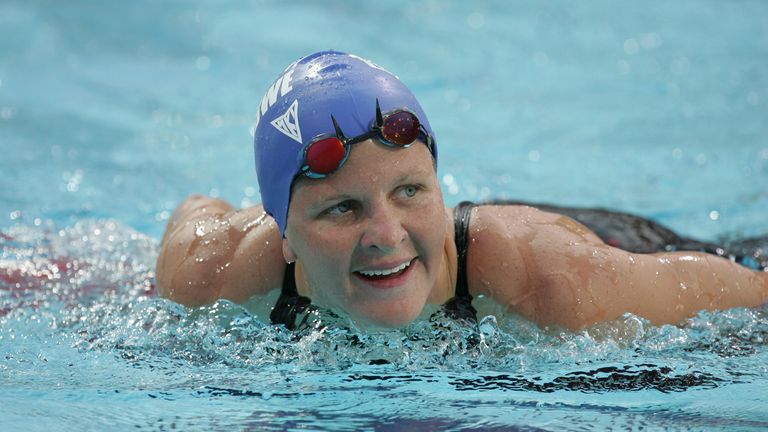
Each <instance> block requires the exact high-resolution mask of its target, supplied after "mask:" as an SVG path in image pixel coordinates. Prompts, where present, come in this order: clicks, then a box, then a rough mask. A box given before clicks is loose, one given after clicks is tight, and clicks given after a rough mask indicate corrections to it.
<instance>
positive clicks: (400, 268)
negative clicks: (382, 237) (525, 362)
mask: <svg viewBox="0 0 768 432" xmlns="http://www.w3.org/2000/svg"><path fill="white" fill-rule="evenodd" d="M409 265H411V262H410V261H408V262H406V263H403V264H400V265H399V266H397V267H395V268H391V269H389V270H372V271H363V270H360V271H359V272H358V273H360V274H362V275H364V276H387V275H391V274H392V273H397V272H399V271H403V270H405V269H406V268H407V267H408V266H409Z"/></svg>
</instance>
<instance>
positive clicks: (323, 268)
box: [157, 51, 768, 329]
mask: <svg viewBox="0 0 768 432" xmlns="http://www.w3.org/2000/svg"><path fill="white" fill-rule="evenodd" d="M254 148H255V153H256V169H257V173H258V180H259V187H260V191H261V197H262V202H263V208H262V206H255V207H252V208H245V209H242V210H236V209H234V208H233V207H232V206H231V205H229V204H228V203H226V202H224V201H222V200H218V199H214V198H208V197H203V196H193V197H190V198H189V199H187V200H186V201H185V202H184V203H183V204H181V206H180V207H179V208H178V209H177V210H176V211H175V213H174V214H173V216H172V217H171V219H170V221H169V223H168V227H167V230H166V233H165V235H164V237H163V240H162V245H161V251H160V256H159V258H158V263H157V282H158V290H159V292H160V293H161V295H163V296H165V297H168V298H170V299H173V300H175V301H178V302H180V303H183V304H186V305H190V306H196V305H203V304H207V303H211V302H213V301H215V300H217V299H221V298H224V299H229V300H232V301H236V302H243V301H246V300H247V299H249V298H251V297H252V296H254V295H257V294H265V293H267V292H270V291H272V290H276V289H281V290H282V292H281V297H280V300H279V301H278V304H277V305H276V307H275V309H274V311H273V313H272V319H273V321H274V322H276V323H282V324H285V325H287V326H288V327H291V326H293V318H294V315H295V313H296V312H297V311H301V310H302V309H304V308H306V307H307V306H308V304H309V302H310V301H311V302H312V304H316V305H319V306H323V307H329V308H334V309H340V310H342V311H344V312H345V313H346V314H348V315H349V316H350V317H351V318H352V319H353V320H355V321H358V322H363V323H370V324H374V325H379V326H386V327H392V326H401V325H405V324H408V323H409V322H411V321H413V320H414V319H415V318H416V317H418V316H419V314H420V313H421V312H422V310H423V309H424V307H425V305H427V304H446V307H447V308H448V310H449V311H450V313H451V314H453V315H454V316H457V317H460V318H462V317H463V318H469V319H471V316H472V315H473V313H474V310H473V309H472V305H471V301H472V296H477V295H484V296H486V297H489V298H491V299H492V300H494V301H495V302H496V303H498V304H500V305H503V306H505V307H506V309H507V310H508V311H509V312H512V313H517V314H520V315H522V316H524V317H526V318H528V319H530V320H533V321H534V322H536V323H538V324H540V325H551V324H554V325H560V326H564V327H567V328H572V329H578V328H583V327H586V326H590V325H592V324H595V323H598V322H602V321H608V320H612V319H615V318H617V317H619V316H620V315H622V314H623V313H626V312H631V313H633V314H636V315H639V316H642V317H645V318H647V319H649V320H650V321H651V322H653V323H655V324H662V323H678V322H680V321H681V320H682V319H684V318H686V317H689V316H692V315H693V314H695V313H696V312H698V311H700V310H704V309H708V310H718V309H727V308H731V307H736V306H746V307H754V306H758V305H760V304H762V303H764V302H765V301H766V300H768V272H765V271H755V270H752V269H749V268H747V267H745V266H742V265H739V264H737V263H734V262H733V261H731V260H728V259H725V258H723V257H721V256H718V254H721V255H722V254H723V253H724V252H723V251H722V250H721V249H718V248H717V247H715V246H713V245H708V244H705V243H698V242H695V241H692V240H687V239H683V238H681V237H678V236H676V235H675V234H674V233H671V232H669V231H668V230H666V229H665V228H663V227H661V226H659V225H657V224H654V223H653V222H650V221H647V220H644V219H641V218H637V217H634V216H630V215H625V214H620V213H610V212H604V211H601V210H584V211H580V210H577V209H564V208H555V207H548V208H544V209H539V208H536V207H534V206H529V205H517V203H516V204H510V203H491V204H485V205H474V204H471V203H463V204H462V205H459V206H457V208H456V209H454V210H451V209H448V208H446V207H445V205H444V203H443V197H442V193H441V189H440V184H439V182H438V179H437V175H436V163H437V143H436V141H435V137H434V134H433V131H432V129H431V127H430V125H429V122H428V120H427V117H426V115H425V114H424V112H423V110H422V108H421V106H420V105H419V103H418V102H417V101H416V99H415V97H414V96H413V94H412V93H411V92H410V91H409V90H408V89H407V88H406V87H405V85H404V84H403V83H402V82H400V81H399V80H398V79H397V78H396V77H395V76H393V75H391V74H390V73H388V72H387V71H385V70H383V69H382V68H380V67H379V66H377V65H375V64H373V63H371V62H370V61H368V60H365V59H362V58H359V57H357V56H353V55H349V54H344V53H340V52H333V51H328V52H320V53H316V54H313V55H310V56H307V57H304V58H302V59H300V60H298V61H297V62H295V63H293V64H292V65H290V66H289V67H288V68H287V69H286V70H285V71H284V72H283V74H282V75H281V76H280V77H279V78H278V79H277V80H276V81H275V83H274V84H273V85H272V86H271V87H270V88H269V89H268V90H267V94H266V95H265V96H264V98H263V99H262V101H261V104H260V107H259V112H258V115H257V122H256V126H255V137H254ZM580 212H581V213H580ZM590 212H591V213H590ZM585 214H589V215H592V216H589V217H587V218H580V217H579V215H585ZM568 215H570V216H572V217H569V216H568ZM577 219H579V220H581V221H577ZM605 221H609V223H606V222H605ZM622 222H625V223H626V227H625V231H626V232H627V233H629V234H627V235H623V234H622V231H621V230H616V229H615V225H616V223H622ZM585 223H586V224H587V225H589V226H590V227H591V228H594V230H593V229H590V228H589V227H588V226H587V225H585ZM606 227H608V228H606ZM609 228H610V229H609ZM617 232H618V233H619V234H618V235H617V234H616V233H617ZM671 249H678V251H670V250H671ZM681 249H695V250H701V251H705V252H710V253H703V252H693V251H690V252H681V251H679V250H681ZM652 252H653V253H652ZM711 252H714V253H711ZM760 254H761V252H760V251H757V252H755V254H754V257H755V259H754V260H753V262H758V263H759V265H758V266H756V267H757V268H759V269H761V270H764V266H765V261H760V260H763V259H765V255H760ZM310 299H311V300H310Z"/></svg>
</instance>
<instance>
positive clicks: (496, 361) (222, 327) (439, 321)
mask: <svg viewBox="0 0 768 432" xmlns="http://www.w3.org/2000/svg"><path fill="white" fill-rule="evenodd" d="M0 247H2V249H1V250H2V255H0V284H1V285H0V295H2V297H0V314H1V315H2V316H0V328H2V332H0V338H3V339H5V340H11V339H14V338H20V337H32V335H31V334H30V332H35V333H36V334H35V335H34V336H35V337H36V338H38V340H39V341H40V342H39V343H41V344H44V343H49V342H50V341H54V340H55V341H57V343H64V344H67V345H68V346H70V347H71V348H72V349H74V350H75V352H77V353H80V354H79V355H81V356H88V355H91V354H92V353H99V354H106V355H110V356H114V357H116V358H118V359H120V361H122V362H124V363H126V364H129V365H134V366H136V367H152V368H156V369H157V368H159V369H163V370H171V369H173V368H174V367H177V366H178V365H179V364H183V365H187V366H190V367H201V368H205V367H211V366H217V367H223V368H226V369H228V370H236V371H241V372H244V371H253V372H260V371H264V370H280V371H294V372H296V371H322V372H324V373H345V372H350V375H349V379H352V380H356V379H360V380H365V379H366V378H365V377H370V376H372V375H370V373H371V372H372V371H378V372H381V371H390V372H392V371H396V372H401V373H402V372H410V373H417V372H423V371H433V372H435V373H437V372H441V373H459V372H462V373H465V372H468V371H475V372H477V373H479V372H481V371H486V372H487V371H496V372H494V373H485V374H479V375H473V376H470V377H466V376H463V377H454V379H452V381H450V382H451V383H452V385H454V387H455V388H457V389H460V390H461V389H469V388H473V389H496V390H500V389H501V390H510V391H512V390H525V391H537V392H552V391H560V390H568V391H582V392H602V391H615V390H640V389H655V390H659V391H681V390H683V389H686V388H689V387H705V388H706V387H712V386H718V385H722V384H723V383H725V382H740V381H742V380H744V379H747V378H746V377H748V376H751V375H754V376H759V374H764V373H765V372H766V366H765V362H762V363H759V362H758V359H759V358H762V357H764V356H765V355H766V352H767V350H766V340H768V315H767V312H766V309H765V308H761V309H733V310H730V311H725V312H718V313H712V312H704V313H701V314H699V315H698V316H696V317H694V318H692V319H690V320H688V321H686V322H685V323H684V324H683V325H681V326H662V327H655V326H652V325H650V324H649V323H648V322H647V321H645V320H643V319H642V318H639V317H637V316H633V315H630V314H627V315H625V316H622V317H621V318H619V319H618V320H615V321H613V322H609V323H604V324H601V325H598V326H594V327H592V328H590V329H588V330H584V331H580V332H571V331H565V330H562V329H556V328H545V329H542V328H539V327H537V326H535V325H534V324H532V323H530V322H528V321H525V320H523V319H522V318H519V317H515V316H509V315H504V314H501V315H499V316H497V315H488V316H486V317H484V318H482V319H481V320H480V322H479V324H478V325H476V326H470V325H466V324H462V323H457V322H455V321H452V320H450V319H448V318H447V317H445V316H442V315H440V314H436V315H434V316H432V317H431V318H428V319H427V318H425V319H420V320H417V321H416V322H414V323H413V324H411V325H409V326H407V327H405V328H402V329H395V330H386V331H383V330H381V331H363V330H361V329H359V328H357V327H356V326H355V325H354V323H352V322H351V321H350V320H348V319H346V318H344V317H341V316H339V315H338V314H334V313H332V312H331V311H323V310H318V311H314V312H312V316H310V317H308V319H307V321H306V322H307V323H308V324H307V325H306V326H305V328H303V329H302V330H301V331H298V332H291V331H287V330H286V329H285V328H283V327H279V326H272V325H269V324H268V323H267V315H268V313H264V312H263V311H260V310H258V308H255V307H253V305H252V303H249V304H245V305H238V304H234V303H232V302H229V301H223V300H222V301H218V302H216V303H214V304H212V305H208V306H205V307H200V308H185V307H183V306H180V305H178V304H176V303H173V302H171V301H168V300H165V299H162V298H158V297H157V295H156V293H155V290H154V263H155V260H156V258H157V250H158V242H157V240H155V239H153V238H150V237H147V236H145V235H143V234H141V233H139V232H136V231H134V230H132V229H130V228H128V227H126V226H123V225H121V224H120V223H118V222H116V221H112V220H87V221H82V222H79V223H77V224H75V225H73V226H69V227H64V228H58V227H56V226H55V225H54V224H53V223H47V224H44V225H42V226H25V225H18V226H14V227H12V228H10V229H8V230H7V231H5V232H3V233H2V236H0ZM46 341H48V342H46ZM6 351H7V353H10V354H8V355H11V356H12V357H13V356H15V357H14V358H23V357H24V356H27V357H30V354H29V352H21V351H19V350H16V351H13V349H12V348H9V349H8V350H6ZM745 361H746V362H750V363H751V362H753V361H754V362H756V363H758V364H753V365H751V367H744V364H743V363H744V362H745ZM6 367H8V366H7V365H6ZM361 367H362V368H363V372H360V368H361ZM498 371H503V373H498ZM352 372H354V373H352ZM378 372H377V373H378ZM376 376H379V375H376ZM217 388H218V387H217Z"/></svg>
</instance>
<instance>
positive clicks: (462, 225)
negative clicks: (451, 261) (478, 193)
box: [443, 201, 477, 324]
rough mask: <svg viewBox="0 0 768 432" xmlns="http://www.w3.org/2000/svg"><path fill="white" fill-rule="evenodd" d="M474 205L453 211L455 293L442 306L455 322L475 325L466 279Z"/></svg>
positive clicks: (474, 314)
mask: <svg viewBox="0 0 768 432" xmlns="http://www.w3.org/2000/svg"><path fill="white" fill-rule="evenodd" d="M474 206H475V205H474V204H473V203H471V202H469V201H464V202H462V203H459V205H457V206H456V207H455V208H454V209H453V226H454V242H455V243H456V291H455V292H454V296H453V297H452V298H451V299H450V300H448V301H447V302H446V303H445V304H444V305H443V310H444V311H445V314H446V315H447V316H448V317H450V318H453V319H454V320H457V321H464V322H467V323H470V324H476V323H477V311H476V310H475V308H474V306H472V294H470V293H469V281H468V279H467V249H468V248H469V218H470V215H471V214H472V208H473V207H474Z"/></svg>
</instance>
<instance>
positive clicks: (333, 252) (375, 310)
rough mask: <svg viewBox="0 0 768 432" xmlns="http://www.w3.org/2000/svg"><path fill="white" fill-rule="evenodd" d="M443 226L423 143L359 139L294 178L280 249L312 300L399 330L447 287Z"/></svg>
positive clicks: (447, 239)
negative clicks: (321, 174)
mask: <svg viewBox="0 0 768 432" xmlns="http://www.w3.org/2000/svg"><path fill="white" fill-rule="evenodd" d="M451 230H452V224H451V221H450V218H449V216H448V214H447V213H446V211H445V206H444V204H443V198H442V194H441V191H440V185H439V183H438V180H437V175H436V173H435V170H434V167H433V164H432V156H431V155H430V153H429V150H428V149H427V147H426V146H425V145H424V144H422V143H415V144H413V145H412V146H411V147H409V148H391V147H387V146H384V145H382V144H380V143H378V142H374V141H372V140H367V141H364V142H361V143H358V144H354V145H353V147H352V149H351V152H350V155H349V159H348V160H347V162H346V163H345V164H344V166H343V167H342V168H341V169H340V170H339V171H337V172H335V173H334V174H332V175H330V176H328V177H327V178H325V179H322V180H312V179H305V178H303V179H299V180H298V181H297V183H296V184H295V186H294V189H293V196H292V198H291V205H290V208H289V211H288V225H287V229H286V231H285V239H284V240H283V252H284V255H285V257H286V259H287V260H289V261H292V260H294V259H296V260H297V262H298V264H299V265H300V268H301V269H302V270H303V277H304V279H305V280H306V285H307V288H308V289H309V290H310V292H311V296H312V299H313V302H315V303H317V304H320V305H324V306H331V307H338V308H341V309H343V310H344V311H346V312H347V313H348V314H349V315H350V316H351V317H352V318H353V319H354V320H356V321H363V322H367V323H372V324H376V325H381V326H388V327H390V326H398V325H404V324H407V323H409V322H410V321H412V320H413V319H415V318H416V317H417V316H418V315H419V313H420V312H421V310H422V308H423V307H424V305H425V304H426V303H427V301H428V300H430V301H436V302H439V301H442V300H444V297H446V296H447V294H446V292H447V291H448V290H449V289H452V286H450V283H449V282H448V281H449V279H450V277H449V273H450V270H449V268H448V265H447V261H448V260H447V259H446V244H452V241H453V239H452V234H451V232H452V231H451Z"/></svg>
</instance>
